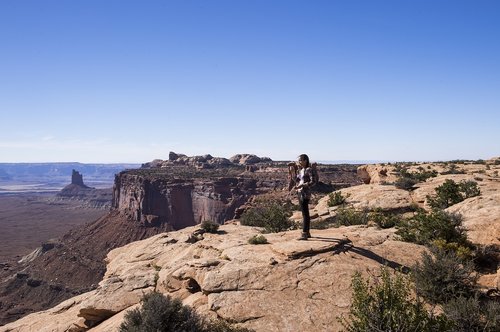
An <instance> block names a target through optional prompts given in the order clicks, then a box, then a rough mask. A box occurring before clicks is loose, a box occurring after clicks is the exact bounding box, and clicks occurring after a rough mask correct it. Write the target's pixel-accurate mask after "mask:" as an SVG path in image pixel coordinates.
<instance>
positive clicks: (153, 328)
mask: <svg viewBox="0 0 500 332" xmlns="http://www.w3.org/2000/svg"><path fill="white" fill-rule="evenodd" d="M120 332H252V330H248V329H246V328H239V327H235V326H232V325H230V324H228V323H227V322H224V321H219V320H213V321H209V320H205V319H203V318H202V317H201V316H199V315H198V314H196V313H195V311H194V310H193V309H191V307H188V306H184V305H183V304H182V302H181V301H180V300H179V299H172V298H171V297H170V296H165V295H163V294H161V293H158V292H153V293H149V294H147V295H145V296H144V297H143V298H142V307H141V308H140V309H134V310H132V311H129V312H127V313H126V314H125V318H124V321H123V323H122V324H121V325H120Z"/></svg>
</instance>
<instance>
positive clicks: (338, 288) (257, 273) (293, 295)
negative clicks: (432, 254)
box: [0, 225, 424, 332]
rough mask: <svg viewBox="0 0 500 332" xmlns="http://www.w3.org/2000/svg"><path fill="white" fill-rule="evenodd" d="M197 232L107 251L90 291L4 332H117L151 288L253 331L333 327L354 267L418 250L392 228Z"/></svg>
mask: <svg viewBox="0 0 500 332" xmlns="http://www.w3.org/2000/svg"><path fill="white" fill-rule="evenodd" d="M194 230H195V228H187V229H184V230H181V231H178V232H171V233H168V234H160V235H157V236H154V237H152V238H149V239H146V240H143V241H140V242H135V243H131V244H129V245H126V246H124V247H122V248H120V249H115V250H113V251H111V252H110V253H109V255H108V257H107V261H108V267H107V271H106V275H105V277H104V279H103V281H102V282H101V283H100V284H99V287H98V288H97V289H96V290H95V291H92V292H89V293H86V294H83V295H80V296H78V297H76V298H73V299H71V300H68V301H66V302H64V303H62V304H60V305H59V306H57V307H56V308H54V309H50V310H48V311H45V312H42V313H36V314H33V315H29V316H27V317H25V318H23V319H21V320H19V321H17V322H14V323H12V324H9V325H7V326H5V327H3V329H4V330H2V328H0V331H29V330H30V329H31V330H38V329H40V330H44V329H45V330H50V329H51V328H52V329H54V330H56V329H58V330H59V331H65V330H69V329H76V328H81V329H89V331H117V330H118V327H119V325H120V324H121V321H122V319H123V313H124V312H126V311H127V310H130V308H134V307H135V306H136V304H137V303H138V302H139V299H140V297H141V296H142V294H145V293H148V292H151V291H153V290H157V291H160V292H162V293H165V294H170V295H171V296H174V297H177V298H180V299H182V300H183V301H184V303H186V304H189V305H191V306H193V307H194V308H195V309H196V310H197V311H198V312H200V313H201V314H202V315H205V316H209V317H213V318H216V317H220V318H223V319H226V320H228V321H231V322H235V323H237V324H239V325H241V326H245V327H248V328H251V329H255V330H256V331H297V330H303V331H312V332H313V331H337V330H339V329H340V325H339V323H338V321H337V319H336V317H337V316H339V315H341V314H343V313H347V311H348V310H349V305H350V304H351V291H350V283H351V276H352V274H353V273H354V271H361V272H362V273H364V274H366V273H378V271H379V268H380V266H382V265H384V264H386V265H388V266H390V267H392V268H405V267H407V266H410V265H411V264H413V263H414V262H415V261H416V260H417V259H418V258H419V256H420V253H421V252H422V250H424V248H423V247H421V246H418V245H415V244H410V243H403V242H399V241H395V240H394V235H393V230H376V229H374V228H366V227H360V226H355V227H343V228H338V229H328V230H321V231H319V230H318V231H314V232H313V235H314V237H313V238H312V239H311V240H310V241H307V242H304V241H295V240H294V239H295V238H296V237H297V235H298V231H293V232H285V233H277V234H269V235H266V237H267V238H268V240H269V242H270V244H267V245H250V244H248V243H247V239H248V238H250V237H251V236H253V235H255V234H258V233H259V230H258V229H256V228H253V227H245V226H239V225H224V226H222V227H221V230H222V231H223V233H221V234H204V238H203V240H201V241H198V242H196V243H189V242H186V239H187V238H188V237H189V235H190V233H192V232H193V231H194ZM347 238H348V239H349V240H347ZM115 315H119V316H116V317H115ZM101 321H102V322H101ZM99 323H100V324H99ZM96 324H99V325H96ZM104 326H105V327H106V328H105V329H103V327H104Z"/></svg>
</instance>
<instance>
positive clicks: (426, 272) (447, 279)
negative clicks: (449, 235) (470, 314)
mask: <svg viewBox="0 0 500 332" xmlns="http://www.w3.org/2000/svg"><path fill="white" fill-rule="evenodd" d="M431 253H432V254H429V253H427V252H424V253H423V254H422V262H418V263H417V264H416V265H415V266H414V267H413V278H414V279H415V286H416V288H417V294H418V295H420V296H422V297H424V298H425V299H426V300H428V301H429V302H431V303H446V302H448V301H449V300H451V299H453V298H456V297H459V296H465V297H469V296H471V295H472V294H473V291H474V286H475V284H476V281H477V275H476V273H475V272H474V265H473V264H472V262H471V261H466V260H463V259H460V258H459V257H458V256H457V255H456V254H455V253H454V252H453V251H449V252H447V251H445V250H443V249H439V248H435V247H434V248H431Z"/></svg>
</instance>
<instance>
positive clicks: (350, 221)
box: [335, 208, 368, 226]
mask: <svg viewBox="0 0 500 332" xmlns="http://www.w3.org/2000/svg"><path fill="white" fill-rule="evenodd" d="M335 222H336V223H337V225H338V226H351V225H366V224H367V223H368V211H358V210H356V209H354V208H341V209H338V210H337V215H336V216H335Z"/></svg>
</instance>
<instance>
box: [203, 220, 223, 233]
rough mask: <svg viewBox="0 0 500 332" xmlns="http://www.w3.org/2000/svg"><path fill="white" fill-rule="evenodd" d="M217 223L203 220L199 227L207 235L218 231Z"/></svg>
mask: <svg viewBox="0 0 500 332" xmlns="http://www.w3.org/2000/svg"><path fill="white" fill-rule="evenodd" d="M219 226H220V224H219V223H216V222H215V221H211V220H205V221H204V222H202V223H201V225H200V227H201V229H203V230H204V231H205V232H207V233H217V232H218V231H219Z"/></svg>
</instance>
